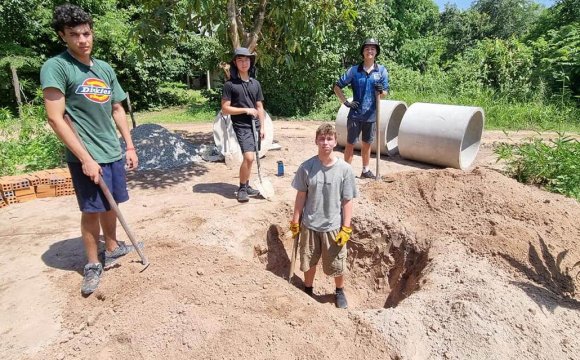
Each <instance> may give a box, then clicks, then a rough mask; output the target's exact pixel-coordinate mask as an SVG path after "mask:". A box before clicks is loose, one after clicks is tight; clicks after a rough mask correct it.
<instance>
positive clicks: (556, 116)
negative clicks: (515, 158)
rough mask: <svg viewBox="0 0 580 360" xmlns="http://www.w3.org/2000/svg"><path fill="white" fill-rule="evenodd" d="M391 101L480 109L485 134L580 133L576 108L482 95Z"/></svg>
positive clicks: (403, 95)
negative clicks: (482, 112)
mask: <svg viewBox="0 0 580 360" xmlns="http://www.w3.org/2000/svg"><path fill="white" fill-rule="evenodd" d="M390 98H391V99H397V100H401V101H404V102H405V103H406V104H407V106H410V105H412V104H413V103H415V102H426V103H434V104H450V105H462V106H479V107H481V108H482V109H483V111H484V114H485V129H486V130H536V131H548V130H549V131H559V132H580V109H578V108H576V107H574V106H573V105H568V106H556V105H555V104H551V103H541V102H535V101H530V102H527V103H521V102H511V101H509V100H508V99H505V98H499V99H497V98H494V97H493V96H491V95H489V96H488V95H483V94H482V95H480V96H478V97H475V98H473V97H466V96H453V95H449V94H417V93H414V92H406V91H400V92H395V93H393V94H392V96H391V97H390Z"/></svg>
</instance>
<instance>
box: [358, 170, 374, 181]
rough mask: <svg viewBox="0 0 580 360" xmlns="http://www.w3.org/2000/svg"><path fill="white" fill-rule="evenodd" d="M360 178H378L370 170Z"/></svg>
mask: <svg viewBox="0 0 580 360" xmlns="http://www.w3.org/2000/svg"><path fill="white" fill-rule="evenodd" d="M360 178H361V179H375V178H376V176H375V174H373V172H372V171H370V170H368V171H367V172H362V173H361V174H360Z"/></svg>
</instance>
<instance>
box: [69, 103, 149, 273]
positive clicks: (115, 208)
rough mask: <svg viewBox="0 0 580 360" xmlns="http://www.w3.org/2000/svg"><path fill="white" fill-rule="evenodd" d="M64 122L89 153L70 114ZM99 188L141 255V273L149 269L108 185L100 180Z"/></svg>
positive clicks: (147, 262)
mask: <svg viewBox="0 0 580 360" xmlns="http://www.w3.org/2000/svg"><path fill="white" fill-rule="evenodd" d="M64 120H65V121H66V122H67V123H68V125H69V126H70V128H71V129H72V131H73V133H74V134H75V137H76V138H77V140H78V141H79V142H80V143H81V145H82V147H83V148H84V149H85V150H86V151H87V152H88V150H87V147H86V146H85V144H84V143H83V141H82V140H81V137H80V136H79V133H78V132H77V129H76V128H75V127H74V125H73V123H72V121H71V119H70V117H69V116H68V114H65V115H64ZM99 187H100V188H101V191H102V192H103V194H104V195H105V198H106V199H107V201H108V202H109V205H110V206H111V209H112V210H113V212H114V213H115V215H117V219H119V222H120V223H121V225H122V226H123V229H124V230H125V232H126V233H127V237H128V238H129V240H131V244H133V247H134V248H135V250H136V251H137V254H139V257H140V258H141V263H142V264H143V266H145V267H144V268H143V269H142V270H141V271H143V270H145V269H147V267H148V266H149V261H148V260H147V258H146V257H145V254H143V251H141V249H140V248H139V246H137V241H136V240H135V236H133V232H132V231H131V229H130V228H129V225H128V224H127V222H126V221H125V217H124V216H123V214H122V213H121V210H119V207H118V206H117V202H116V201H115V199H114V198H113V195H112V194H111V192H110V191H109V188H108V187H107V184H105V182H104V181H103V179H99Z"/></svg>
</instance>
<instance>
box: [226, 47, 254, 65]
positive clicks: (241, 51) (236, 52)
mask: <svg viewBox="0 0 580 360" xmlns="http://www.w3.org/2000/svg"><path fill="white" fill-rule="evenodd" d="M238 56H247V57H249V58H250V63H251V66H254V63H255V62H256V53H252V52H250V50H248V48H245V47H239V48H237V49H236V50H234V57H233V58H232V63H235V62H236V57H238Z"/></svg>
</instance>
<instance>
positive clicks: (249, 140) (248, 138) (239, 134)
mask: <svg viewBox="0 0 580 360" xmlns="http://www.w3.org/2000/svg"><path fill="white" fill-rule="evenodd" d="M232 126H233V127H234V133H235V134H236V138H237V139H238V144H240V149H241V150H242V153H245V152H256V145H255V142H254V134H253V130H252V125H250V124H246V123H237V122H235V121H234V122H232ZM256 131H257V132H258V149H260V144H261V139H260V122H259V121H258V122H257V124H256Z"/></svg>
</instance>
